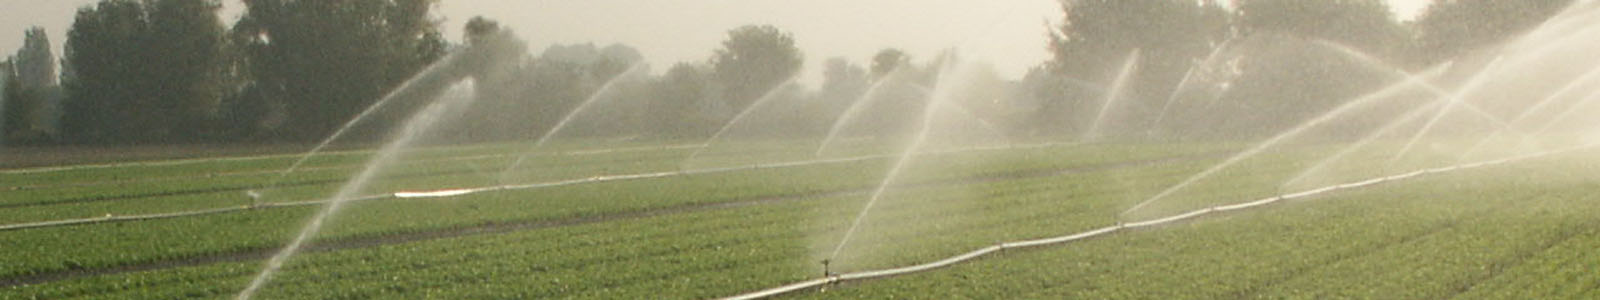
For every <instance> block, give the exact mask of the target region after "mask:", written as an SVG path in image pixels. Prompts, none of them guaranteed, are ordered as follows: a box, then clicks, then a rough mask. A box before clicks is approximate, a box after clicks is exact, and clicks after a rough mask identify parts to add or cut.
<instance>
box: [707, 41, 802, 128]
mask: <svg viewBox="0 0 1600 300" xmlns="http://www.w3.org/2000/svg"><path fill="white" fill-rule="evenodd" d="M803 62H804V58H803V57H802V55H801V54H800V49H799V48H797V47H796V46H795V41H794V36H792V35H790V34H789V33H787V32H783V31H781V30H779V29H778V28H777V27H773V26H771V25H748V26H743V27H739V28H735V29H733V30H731V31H729V32H728V39H727V40H725V41H723V42H722V48H720V49H717V50H716V54H715V55H714V56H713V57H712V58H711V67H712V70H713V72H714V73H713V75H712V76H713V78H714V79H715V81H716V83H717V84H718V85H719V86H720V87H721V88H722V89H723V98H722V99H723V100H724V101H726V102H727V103H728V104H729V106H730V107H732V108H734V110H735V111H737V110H742V109H743V108H744V107H746V106H749V105H750V104H751V102H754V101H756V98H759V97H761V95H762V94H764V93H766V92H767V91H769V90H771V89H772V88H773V87H775V86H777V85H778V84H781V83H783V82H784V81H787V80H789V79H790V78H793V77H794V76H795V74H796V73H798V72H799V71H800V65H801V64H802V63H803Z"/></svg>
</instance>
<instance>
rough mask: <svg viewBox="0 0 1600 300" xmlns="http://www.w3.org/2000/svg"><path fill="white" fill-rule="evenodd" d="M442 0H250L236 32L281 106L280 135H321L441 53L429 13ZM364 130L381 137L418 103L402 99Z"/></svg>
mask: <svg viewBox="0 0 1600 300" xmlns="http://www.w3.org/2000/svg"><path fill="white" fill-rule="evenodd" d="M434 2H436V0H327V1H309V0H260V1H250V2H246V6H247V8H246V10H245V14H244V16H243V17H242V18H241V19H240V20H239V22H238V23H237V24H235V25H234V29H233V30H234V35H235V36H238V37H241V38H242V39H243V41H242V45H241V47H243V48H244V51H245V53H246V55H245V58H246V60H247V61H248V65H249V66H250V70H251V74H250V76H251V78H252V79H253V85H251V87H252V88H254V89H259V90H258V91H255V92H254V93H256V95H258V97H259V98H253V99H247V100H245V101H263V102H266V104H265V106H267V107H281V108H282V110H283V113H282V116H283V120H281V121H279V122H274V123H275V124H270V125H275V126H276V127H275V128H271V129H269V130H271V131H272V132H273V133H274V134H275V135H278V136H280V137H282V138H285V139H289V140H299V141H307V140H317V139H322V138H325V137H327V136H328V135H329V134H331V133H332V132H333V130H334V129H336V128H338V127H340V126H341V125H342V124H343V123H345V122H346V121H348V120H350V119H352V118H354V117H355V116H356V115H357V114H358V113H360V112H361V111H362V110H364V109H365V108H367V107H368V106H370V105H371V104H373V103H374V102H376V101H378V100H379V99H380V98H382V97H383V96H384V94H386V93H387V92H389V91H391V90H393V89H394V88H395V87H397V86H398V85H400V84H401V83H402V82H404V81H405V80H407V79H409V78H411V77H412V76H413V75H415V74H417V72H418V71H420V70H422V68H423V67H425V66H427V65H429V64H431V63H432V62H433V61H435V60H437V59H439V58H441V57H443V55H444V52H443V50H444V46H443V39H442V37H441V35H440V34H439V31H438V30H437V28H435V25H434V24H435V22H434V20H432V19H430V18H429V16H428V12H429V10H430V8H431V7H432V6H433V4H434ZM396 106H397V107H398V108H397V109H391V110H388V111H390V113H389V114H386V115H382V116H379V117H378V118H377V120H374V121H373V122H369V123H368V124H367V126H366V127H364V128H363V130H358V131H357V132H358V133H360V134H357V136H358V137H362V138H359V139H371V138H375V137H378V134H377V132H378V131H380V129H383V128H389V127H392V125H393V124H394V122H398V120H397V119H398V118H399V117H398V116H401V115H408V114H409V112H410V111H412V110H413V109H415V108H416V107H418V104H416V103H400V105H396Z"/></svg>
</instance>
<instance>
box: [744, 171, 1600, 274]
mask: <svg viewBox="0 0 1600 300" xmlns="http://www.w3.org/2000/svg"><path fill="white" fill-rule="evenodd" d="M1596 145H1597V144H1586V145H1581V146H1576V147H1572V148H1567V149H1559V150H1552V151H1545V152H1539V153H1533V154H1529V155H1523V156H1514V157H1509V158H1503V159H1498V160H1490V161H1481V162H1475V163H1467V164H1459V165H1453V166H1447V167H1438V168H1430V169H1422V170H1417V171H1413V172H1409V173H1402V174H1397V175H1392V176H1382V177H1377V178H1372V179H1367V180H1363V181H1356V182H1351V183H1345V184H1336V185H1330V186H1327V187H1322V188H1317V189H1312V190H1308V191H1304V192H1299V193H1294V194H1288V195H1282V196H1275V197H1271V198H1266V199H1261V200H1256V201H1251V202H1246V203H1240V204H1233V205H1223V206H1213V207H1208V208H1202V209H1198V210H1194V211H1190V212H1187V213H1183V214H1178V215H1174V216H1170V217H1165V218H1160V219H1155V220H1150V221H1143V222H1136V223H1122V224H1117V225H1113V226H1108V227H1104V228H1100V229H1095V230H1090V231H1084V232H1079V233H1074V234H1070V235H1065V236H1059V237H1051V238H1043V239H1035V240H1024V241H1016V242H1005V243H1000V244H998V245H994V246H989V247H984V248H981V249H978V250H975V251H972V252H967V253H964V254H961V255H957V256H953V257H950V258H946V259H943V260H939V261H935V262H931V263H925V264H920V265H914V266H909V267H900V268H893V269H886V270H875V271H861V272H855V273H847V274H840V275H829V276H827V277H824V278H819V279H814V280H809V281H802V282H796V283H791V284H787V285H783V286H779V287H775V288H770V289H764V290H759V291H754V292H749V293H744V294H739V295H734V296H730V297H726V298H723V299H729V300H749V299H762V298H768V297H773V296H778V295H782V294H787V293H792V292H796V291H801V290H806V289H811V288H816V287H820V286H823V285H827V284H835V283H840V282H846V281H854V280H863V279H871V278H878V277H888V276H898V275H905V274H911V273H919V272H925V271H930V270H934V269H938V268H942V267H946V266H950V265H953V264H957V263H961V262H965V261H968V260H972V259H976V258H980V257H983V256H985V255H988V254H991V253H994V252H999V251H1003V250H1005V249H1011V248H1026V247H1038V246H1046V245H1057V244H1065V243H1069V242H1073V241H1079V240H1083V239H1088V238H1092V237H1097V236H1102V235H1108V234H1112V233H1116V232H1118V231H1122V230H1125V229H1134V228H1140V227H1150V226H1159V225H1164V224H1169V223H1173V222H1178V221H1183V220H1188V219H1193V218H1197V217H1201V216H1204V215H1208V214H1212V213H1219V212H1227V211H1234V210H1242V209H1247V208H1252V207H1258V206H1263V205H1267V204H1272V203H1277V202H1280V201H1284V200H1290V199H1297V198H1305V197H1311V196H1316V195H1319V194H1324V193H1329V192H1334V191H1339V190H1346V189H1357V188H1362V187H1368V186H1372V185H1377V184H1380V183H1384V182H1389V181H1398V180H1405V179H1410V178H1414V177H1418V176H1422V175H1426V174H1437V173H1447V172H1452V171H1458V170H1465V169H1472V168H1479V167H1486V166H1493V165H1499V164H1505V163H1510V162H1516V161H1521V160H1526V159H1533V158H1538V157H1544V156H1550V155H1555V154H1560V153H1565V152H1571V151H1576V150H1581V149H1585V148H1590V147H1594V146H1596Z"/></svg>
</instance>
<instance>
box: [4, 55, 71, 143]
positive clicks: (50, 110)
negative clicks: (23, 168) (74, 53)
mask: <svg viewBox="0 0 1600 300" xmlns="http://www.w3.org/2000/svg"><path fill="white" fill-rule="evenodd" d="M24 35H25V37H24V38H23V46H22V49H19V50H17V54H16V56H13V57H12V58H11V59H9V61H10V62H9V63H7V65H8V66H7V67H6V69H7V70H5V72H6V73H7V76H5V77H8V78H10V80H8V81H9V83H7V84H9V85H10V86H8V87H7V88H6V89H5V90H6V91H7V93H8V94H7V95H6V96H5V97H6V101H5V103H4V105H5V108H3V109H0V110H4V111H5V114H6V116H5V117H3V119H5V121H4V123H3V124H0V138H4V139H6V140H9V141H11V142H42V141H44V140H45V139H46V138H47V137H48V136H49V135H50V134H51V132H53V131H54V128H53V127H54V126H53V125H54V124H53V123H55V122H54V120H53V118H54V117H55V113H54V112H55V111H56V110H57V107H56V106H57V102H58V101H59V98H60V97H59V92H58V91H57V87H56V69H55V66H56V60H55V55H54V54H52V53H50V38H49V37H48V36H47V35H46V34H45V31H44V28H40V27H32V28H29V29H28V30H27V31H26V32H25V33H24Z"/></svg>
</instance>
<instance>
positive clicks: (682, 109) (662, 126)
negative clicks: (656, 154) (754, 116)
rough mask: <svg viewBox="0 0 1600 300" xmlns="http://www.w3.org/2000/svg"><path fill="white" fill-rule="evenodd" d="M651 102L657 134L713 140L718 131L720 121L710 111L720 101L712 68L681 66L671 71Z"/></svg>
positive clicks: (656, 87)
mask: <svg viewBox="0 0 1600 300" xmlns="http://www.w3.org/2000/svg"><path fill="white" fill-rule="evenodd" d="M651 94H652V95H654V97H655V99H652V100H651V101H650V106H651V107H650V109H649V110H650V111H651V114H650V116H649V118H650V120H649V121H647V122H648V123H651V124H656V126H655V127H654V129H655V130H654V132H653V134H655V135H658V136H663V137H673V138H703V137H709V136H710V135H711V134H712V133H713V132H714V131H716V130H717V128H716V127H717V126H718V125H719V124H717V118H716V116H713V115H711V114H710V111H709V110H708V109H707V108H708V107H709V105H710V104H711V103H712V102H713V101H714V99H716V98H715V97H716V96H715V95H713V94H712V91H711V71H710V70H709V67H706V66H703V65H697V64H689V63H680V64H677V65H673V66H672V68H670V69H667V73H666V74H662V75H661V78H659V79H657V80H656V81H655V87H654V88H653V91H652V92H651Z"/></svg>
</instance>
